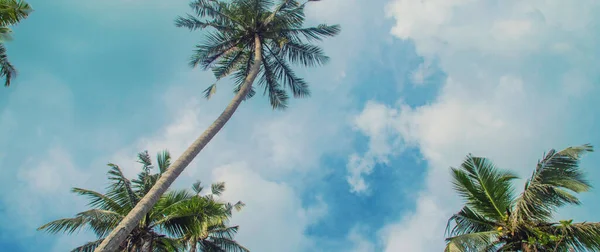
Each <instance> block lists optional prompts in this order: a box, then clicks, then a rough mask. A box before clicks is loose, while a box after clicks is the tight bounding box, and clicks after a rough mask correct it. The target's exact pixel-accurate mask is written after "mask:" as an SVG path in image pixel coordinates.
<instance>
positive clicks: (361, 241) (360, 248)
mask: <svg viewBox="0 0 600 252" xmlns="http://www.w3.org/2000/svg"><path fill="white" fill-rule="evenodd" d="M365 233H368V231H367V230H366V229H365V228H363V227H362V226H360V225H358V226H355V227H354V228H353V229H352V230H350V232H349V234H348V238H347V239H348V241H349V242H350V243H352V249H351V250H350V252H374V251H377V250H376V249H375V244H373V243H372V242H371V241H369V240H368V239H366V238H365V236H364V234H365Z"/></svg>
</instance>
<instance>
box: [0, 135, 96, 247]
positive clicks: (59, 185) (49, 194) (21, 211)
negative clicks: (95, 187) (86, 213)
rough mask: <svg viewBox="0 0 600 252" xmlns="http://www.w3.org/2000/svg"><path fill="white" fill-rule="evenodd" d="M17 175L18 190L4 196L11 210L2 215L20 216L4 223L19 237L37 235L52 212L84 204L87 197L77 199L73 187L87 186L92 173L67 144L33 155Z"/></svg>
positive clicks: (67, 212) (65, 212) (60, 212)
mask: <svg viewBox="0 0 600 252" xmlns="http://www.w3.org/2000/svg"><path fill="white" fill-rule="evenodd" d="M16 177H17V181H18V183H16V184H15V186H14V187H13V188H12V190H13V192H14V193H10V194H5V195H4V197H3V199H2V200H3V202H4V203H6V205H5V207H6V214H7V215H5V216H2V218H3V219H4V218H6V219H9V220H10V219H19V220H20V221H19V222H13V223H12V224H11V225H7V226H4V227H3V228H4V229H6V230H12V231H15V232H16V233H18V235H17V236H15V238H17V237H28V236H32V235H34V234H35V232H37V231H36V228H37V227H39V226H40V225H42V224H44V223H45V222H47V221H50V220H48V219H47V218H48V216H57V215H63V216H65V215H71V214H73V212H72V209H73V207H78V206H82V205H83V201H82V200H80V199H77V200H73V196H74V195H73V194H71V193H70V187H72V186H80V187H83V186H84V185H85V184H86V181H87V180H88V179H89V178H90V175H89V174H87V173H85V172H83V171H81V170H79V169H77V168H76V167H75V166H74V165H73V162H72V158H71V156H70V155H69V153H68V152H66V151H65V149H64V148H62V147H60V146H54V147H53V148H51V149H50V150H49V151H48V152H46V153H43V154H42V155H39V156H31V157H30V158H29V159H28V160H27V161H25V162H24V163H23V165H22V166H21V167H19V169H18V174H17V176H16ZM50 205H51V206H52V207H48V206H50ZM40 213H43V214H40Z"/></svg>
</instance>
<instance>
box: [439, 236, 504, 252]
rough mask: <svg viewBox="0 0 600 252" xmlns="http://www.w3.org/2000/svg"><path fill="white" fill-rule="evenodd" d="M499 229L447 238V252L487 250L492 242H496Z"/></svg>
mask: <svg viewBox="0 0 600 252" xmlns="http://www.w3.org/2000/svg"><path fill="white" fill-rule="evenodd" d="M497 235H498V232H497V231H486V232H478V233H469V234H462V235H458V236H453V237H450V238H447V239H446V242H447V243H446V248H445V249H444V251H445V252H459V251H461V252H463V251H464V252H468V251H485V250H484V249H485V248H487V247H488V246H489V245H490V244H493V243H494V240H495V239H496V236H497Z"/></svg>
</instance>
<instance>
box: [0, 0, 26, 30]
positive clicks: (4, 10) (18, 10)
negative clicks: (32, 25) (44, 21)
mask: <svg viewBox="0 0 600 252" xmlns="http://www.w3.org/2000/svg"><path fill="white" fill-rule="evenodd" d="M32 11H33V9H31V6H30V5H29V4H28V3H27V2H25V1H22V0H18V1H17V0H3V1H0V26H9V25H15V24H17V23H18V22H20V21H21V20H23V19H25V18H27V16H29V14H30V13H31V12H32Z"/></svg>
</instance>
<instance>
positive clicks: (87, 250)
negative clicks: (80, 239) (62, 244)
mask: <svg viewBox="0 0 600 252" xmlns="http://www.w3.org/2000/svg"><path fill="white" fill-rule="evenodd" d="M102 241H104V239H99V240H96V241H92V242H88V243H86V244H84V245H82V246H79V247H76V248H74V249H73V250H71V252H94V250H95V249H96V247H98V245H100V243H102Z"/></svg>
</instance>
